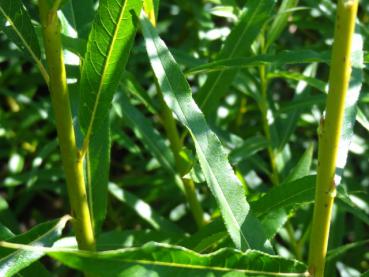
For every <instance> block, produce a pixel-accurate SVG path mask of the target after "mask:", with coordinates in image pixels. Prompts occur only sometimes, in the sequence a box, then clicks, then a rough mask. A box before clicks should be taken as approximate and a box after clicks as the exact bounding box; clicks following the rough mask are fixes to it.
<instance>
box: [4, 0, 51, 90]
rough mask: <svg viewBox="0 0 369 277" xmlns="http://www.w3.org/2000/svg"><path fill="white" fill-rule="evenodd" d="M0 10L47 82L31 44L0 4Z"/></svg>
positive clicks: (47, 77) (47, 75)
mask: <svg viewBox="0 0 369 277" xmlns="http://www.w3.org/2000/svg"><path fill="white" fill-rule="evenodd" d="M10 1H11V0H10ZM0 12H1V13H2V14H3V16H4V17H5V18H6V20H7V21H8V22H9V24H10V26H11V27H12V29H13V30H14V32H15V33H16V34H17V36H18V37H19V39H20V40H21V41H22V43H23V45H24V46H25V47H26V49H27V51H28V52H29V53H30V55H31V57H32V59H33V60H34V61H35V62H36V64H37V66H38V68H39V69H40V71H41V74H42V76H43V78H44V79H45V82H46V84H49V74H48V73H47V71H46V69H45V67H44V65H43V64H42V63H41V61H40V60H39V58H38V57H37V55H36V53H35V52H33V50H32V48H31V46H30V45H29V44H28V43H27V41H26V40H25V38H24V37H23V35H22V33H21V32H20V31H19V30H18V28H17V26H16V25H15V24H14V22H13V20H12V19H11V18H10V17H9V16H8V14H7V13H6V12H5V11H4V9H3V8H2V7H1V6H0Z"/></svg>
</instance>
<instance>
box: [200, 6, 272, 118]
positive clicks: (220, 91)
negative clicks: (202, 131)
mask: <svg viewBox="0 0 369 277" xmlns="http://www.w3.org/2000/svg"><path fill="white" fill-rule="evenodd" d="M274 4H275V0H251V1H247V9H246V11H245V12H244V13H243V14H242V15H241V16H240V19H239V21H238V23H237V24H236V26H234V27H233V28H232V31H231V33H230V34H229V35H228V37H227V39H226V41H225V42H224V45H223V47H222V49H221V51H220V53H219V54H218V56H217V60H220V59H226V58H230V59H232V58H234V60H235V61H237V60H238V59H239V57H241V56H244V55H246V54H248V53H249V52H250V49H251V44H252V43H253V42H254V40H255V39H256V37H257V36H258V34H259V33H260V30H261V29H262V28H263V26H264V24H265V22H266V21H267V20H268V19H269V17H270V14H271V12H272V10H273V8H274ZM236 73H237V71H234V70H231V71H221V72H217V73H212V74H209V75H208V78H207V80H206V82H205V84H204V85H203V86H202V88H201V90H200V91H199V93H198V94H197V96H196V102H197V103H198V105H199V107H200V108H201V109H202V110H203V111H204V112H205V114H208V113H210V112H212V111H214V109H215V108H216V107H217V106H218V102H219V100H220V98H221V97H222V96H224V94H225V93H226V91H227V89H228V88H229V86H230V85H231V83H232V81H233V80H234V77H235V76H236Z"/></svg>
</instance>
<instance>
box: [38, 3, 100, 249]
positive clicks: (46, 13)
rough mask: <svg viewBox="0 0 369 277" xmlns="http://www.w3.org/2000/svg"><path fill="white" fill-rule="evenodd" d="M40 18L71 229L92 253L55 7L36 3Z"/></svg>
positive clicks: (88, 214)
mask: <svg viewBox="0 0 369 277" xmlns="http://www.w3.org/2000/svg"><path fill="white" fill-rule="evenodd" d="M39 10H40V18H41V23H42V27H43V28H42V30H43V39H44V44H45V52H46V60H47V63H48V67H49V76H50V81H49V90H50V94H51V102H52V106H53V110H54V114H55V122H56V130H57V133H58V138H59V145H60V152H61V158H62V162H63V167H64V172H65V176H66V182H67V189H68V196H69V200H70V204H71V208H72V215H73V217H74V220H73V225H74V230H75V234H76V238H77V241H78V246H79V248H80V249H83V250H94V249H95V239H94V233H93V228H92V222H91V216H90V211H89V207H88V202H87V195H86V187H85V182H84V177H83V167H82V159H80V158H79V154H78V148H77V145H76V140H75V134H74V129H73V123H72V113H71V109H70V103H69V95H68V86H67V81H66V73H65V66H64V61H63V52H62V46H61V40H60V24H59V20H58V17H57V13H56V10H57V7H53V8H52V9H50V7H49V4H48V0H39Z"/></svg>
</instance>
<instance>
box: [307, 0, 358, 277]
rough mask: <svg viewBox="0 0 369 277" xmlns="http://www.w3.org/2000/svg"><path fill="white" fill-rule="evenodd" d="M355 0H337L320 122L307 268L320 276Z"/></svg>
mask: <svg viewBox="0 0 369 277" xmlns="http://www.w3.org/2000/svg"><path fill="white" fill-rule="evenodd" d="M357 8H358V0H339V1H338V7H337V16H336V27H335V35H334V43H333V50H332V60H331V67H330V68H331V70H330V76H329V93H328V98H327V108H326V117H325V119H322V121H321V123H320V132H319V152H318V176H317V186H316V191H315V207H314V214H313V223H312V232H311V238H310V249H309V271H310V273H311V274H312V275H313V276H318V277H320V276H324V264H325V257H326V254H327V245H328V237H329V228H330V219H331V213H332V207H333V202H334V197H335V195H336V185H337V184H336V183H335V180H334V177H335V171H336V161H337V153H338V146H339V141H340V135H341V129H342V123H343V115H344V109H345V99H346V94H347V89H348V85H349V80H350V75H351V46H352V38H353V33H354V29H355V19H356V14H357Z"/></svg>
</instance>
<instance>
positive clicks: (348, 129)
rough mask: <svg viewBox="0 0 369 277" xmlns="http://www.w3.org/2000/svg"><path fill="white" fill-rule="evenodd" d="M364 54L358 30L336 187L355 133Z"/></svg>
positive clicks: (340, 142) (353, 45)
mask: <svg viewBox="0 0 369 277" xmlns="http://www.w3.org/2000/svg"><path fill="white" fill-rule="evenodd" d="M363 56H364V53H363V37H362V36H361V34H360V31H359V30H358V29H357V30H356V33H355V34H354V38H353V42H352V51H351V63H352V73H351V80H350V83H349V88H348V91H347V97H346V100H345V110H344V118H343V126H342V133H341V137H340V140H339V146H338V149H339V150H338V157H337V164H336V173H335V174H336V176H335V181H336V185H338V184H339V182H340V180H341V177H342V174H343V169H344V168H345V165H346V160H347V155H348V151H349V146H350V143H351V138H352V136H353V133H354V125H355V119H356V114H357V101H358V99H359V95H360V91H361V86H362V82H363V67H364V64H363V63H364V57H363Z"/></svg>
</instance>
